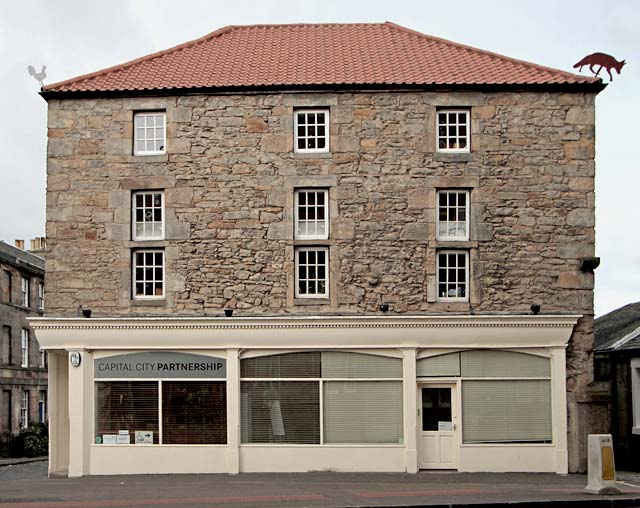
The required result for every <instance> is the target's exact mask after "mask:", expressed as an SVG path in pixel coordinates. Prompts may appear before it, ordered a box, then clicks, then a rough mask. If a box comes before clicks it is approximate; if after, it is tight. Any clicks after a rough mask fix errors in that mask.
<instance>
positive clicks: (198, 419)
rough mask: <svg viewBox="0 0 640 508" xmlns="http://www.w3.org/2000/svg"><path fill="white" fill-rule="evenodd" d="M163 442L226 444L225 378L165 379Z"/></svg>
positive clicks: (163, 383) (163, 393) (163, 392)
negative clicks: (207, 379) (213, 380)
mask: <svg viewBox="0 0 640 508" xmlns="http://www.w3.org/2000/svg"><path fill="white" fill-rule="evenodd" d="M162 443H163V444H226V443H227V387H226V383H225V382H196V381H163V382H162Z"/></svg>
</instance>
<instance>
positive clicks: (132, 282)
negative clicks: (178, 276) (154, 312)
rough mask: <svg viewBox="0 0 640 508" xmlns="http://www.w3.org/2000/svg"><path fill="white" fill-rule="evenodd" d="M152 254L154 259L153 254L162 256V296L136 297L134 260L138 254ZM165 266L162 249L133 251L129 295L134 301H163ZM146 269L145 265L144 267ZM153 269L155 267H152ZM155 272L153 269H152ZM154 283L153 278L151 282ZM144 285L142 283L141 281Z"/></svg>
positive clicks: (165, 289)
mask: <svg viewBox="0 0 640 508" xmlns="http://www.w3.org/2000/svg"><path fill="white" fill-rule="evenodd" d="M148 252H149V253H153V254H154V258H155V254H157V253H161V254H162V295H136V282H137V280H136V267H137V264H136V258H137V255H138V254H146V253H148ZM166 265H167V259H166V256H165V252H164V249H136V250H134V251H133V259H132V260H131V268H132V270H131V294H132V297H133V299H134V300H164V299H165V298H166V294H167V278H166ZM144 266H145V267H146V265H144ZM153 266H154V267H155V265H153ZM154 270H155V268H154ZM153 282H154V283H155V278H154V280H153ZM143 283H144V281H143Z"/></svg>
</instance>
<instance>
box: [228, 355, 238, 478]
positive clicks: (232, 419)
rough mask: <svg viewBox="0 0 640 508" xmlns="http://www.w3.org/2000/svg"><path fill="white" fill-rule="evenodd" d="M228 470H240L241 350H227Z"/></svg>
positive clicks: (236, 472) (232, 472) (234, 471)
mask: <svg viewBox="0 0 640 508" xmlns="http://www.w3.org/2000/svg"><path fill="white" fill-rule="evenodd" d="M227 471H228V472H229V474H238V473H239V472H240V350H238V349H229V350H227Z"/></svg>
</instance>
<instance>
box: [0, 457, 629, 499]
mask: <svg viewBox="0 0 640 508" xmlns="http://www.w3.org/2000/svg"><path fill="white" fill-rule="evenodd" d="M624 478H625V479H624V480H623V482H624V483H620V484H619V486H620V488H621V490H622V494H621V495H619V496H593V495H589V494H586V493H585V492H584V490H583V489H584V486H585V485H586V483H587V479H586V476H585V475H566V476H559V475H555V474H538V473H517V474H513V473H502V474H500V473H457V472H455V473H447V472H424V471H423V472H420V473H418V474H416V475H410V474H402V473H338V472H316V473H301V474H272V473H269V474H267V473H252V474H239V475H223V474H220V475H126V476H89V477H84V478H47V477H46V463H42V462H36V463H31V464H18V465H15V466H13V467H12V468H0V508H63V507H70V508H85V507H86V508H101V507H148V508H154V507H163V508H179V507H188V508H194V507H236V508H248V507H256V508H279V507H286V508H293V507H309V508H316V507H317V508H347V507H359V508H364V507H371V508H378V507H420V506H425V507H427V506H428V507H444V506H446V507H452V508H453V507H463V506H473V507H474V508H480V507H483V506H487V507H488V506H494V507H499V506H503V507H507V506H508V507H510V508H543V507H545V508H546V507H558V508H560V507H566V508H572V507H575V508H580V507H583V508H598V507H618V508H623V507H627V506H629V507H631V506H637V507H640V482H639V483H637V484H634V483H633V481H636V480H637V479H640V476H637V475H635V476H634V475H628V476H625V477H624Z"/></svg>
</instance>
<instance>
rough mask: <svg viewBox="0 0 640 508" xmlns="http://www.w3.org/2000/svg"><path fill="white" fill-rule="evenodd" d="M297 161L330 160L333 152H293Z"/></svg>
mask: <svg viewBox="0 0 640 508" xmlns="http://www.w3.org/2000/svg"><path fill="white" fill-rule="evenodd" d="M293 157H294V158H296V159H330V158H331V152H293Z"/></svg>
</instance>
